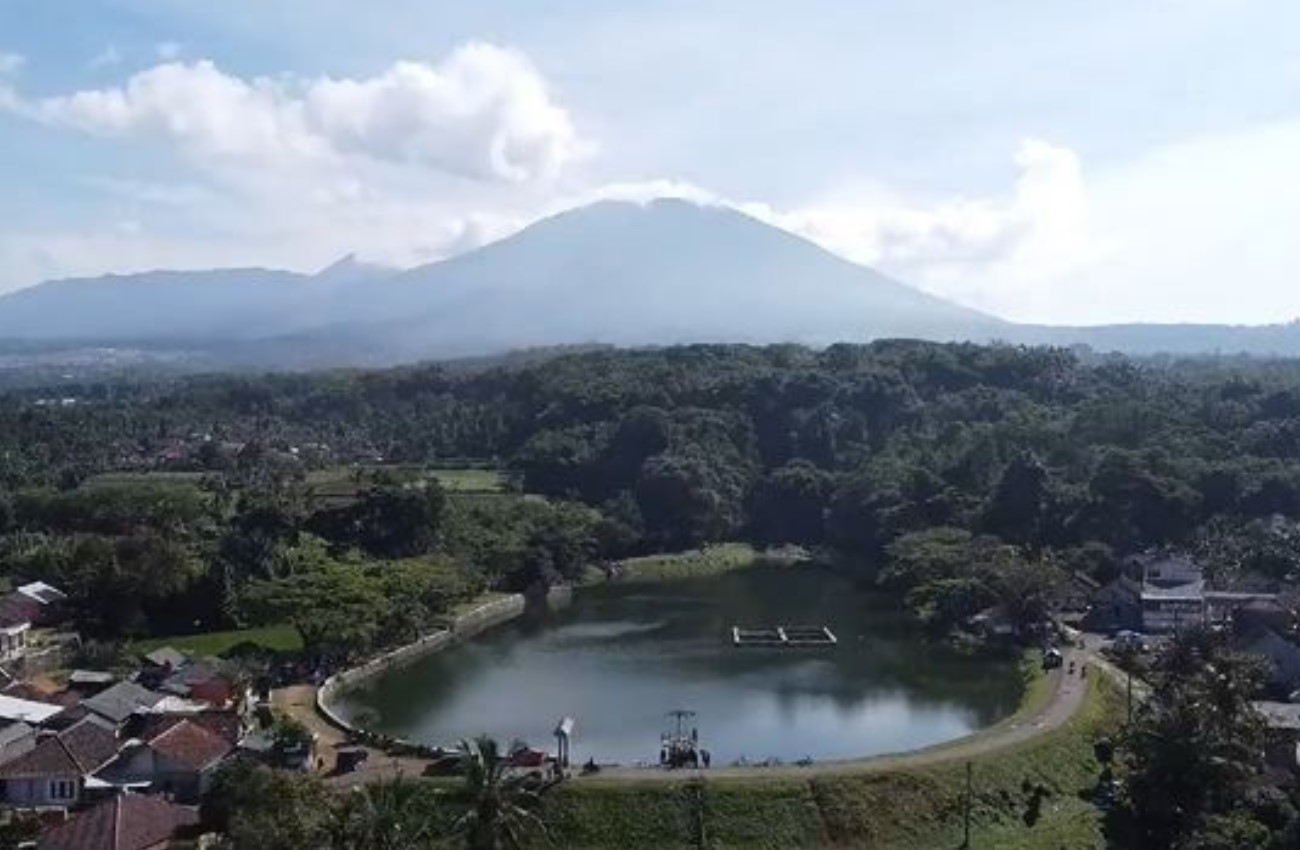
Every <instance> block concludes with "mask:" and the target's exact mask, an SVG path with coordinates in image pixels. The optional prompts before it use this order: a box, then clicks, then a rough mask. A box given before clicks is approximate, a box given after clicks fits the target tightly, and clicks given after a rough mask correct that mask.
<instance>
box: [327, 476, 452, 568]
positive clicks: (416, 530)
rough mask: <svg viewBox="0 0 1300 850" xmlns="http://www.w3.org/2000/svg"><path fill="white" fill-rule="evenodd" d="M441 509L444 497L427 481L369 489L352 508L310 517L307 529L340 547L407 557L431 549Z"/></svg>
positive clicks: (422, 553) (444, 508) (440, 525)
mask: <svg viewBox="0 0 1300 850" xmlns="http://www.w3.org/2000/svg"><path fill="white" fill-rule="evenodd" d="M446 505H447V497H446V494H445V493H444V492H443V490H442V487H440V486H439V485H438V483H437V482H433V481H431V482H429V483H428V484H427V485H425V486H423V487H372V488H371V489H369V490H367V491H366V492H365V493H364V494H363V495H362V496H361V497H360V498H359V499H358V500H357V501H356V502H355V503H354V504H351V505H348V506H346V507H342V508H333V509H330V510H324V511H319V512H317V513H316V514H313V515H312V517H311V518H310V520H309V521H308V527H309V528H310V529H311V530H312V531H313V532H315V533H316V534H319V535H321V536H322V537H324V538H325V539H327V540H329V541H331V542H332V543H334V544H335V545H336V546H339V547H342V548H346V547H349V546H360V547H361V548H362V549H364V550H365V551H366V552H369V553H370V554H372V555H376V556H378V557H381V558H410V557H414V556H416V555H424V554H427V553H429V552H431V551H432V550H433V549H434V547H435V546H436V545H437V543H438V538H439V535H440V533H441V530H442V521H443V516H444V512H445V510H446Z"/></svg>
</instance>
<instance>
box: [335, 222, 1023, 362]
mask: <svg viewBox="0 0 1300 850" xmlns="http://www.w3.org/2000/svg"><path fill="white" fill-rule="evenodd" d="M353 294H354V295H355V296H356V300H355V301H354V302H353V303H351V304H348V305H347V307H346V315H347V316H349V317H350V318H351V320H352V322H353V323H361V324H370V325H371V326H372V327H375V328H376V329H377V327H378V326H380V325H382V326H383V333H384V334H385V336H386V338H387V339H388V340H389V341H390V343H391V344H394V345H397V346H400V347H401V348H402V349H403V350H405V351H406V352H407V353H408V354H412V355H424V356H429V355H432V354H438V353H482V352H485V351H493V350H501V349H504V348H519V347H532V346H549V345H563V344H570V343H612V344H618V345H649V344H671V343H679V342H695V341H729V342H772V341H791V342H807V343H814V344H816V343H830V342H835V341H838V340H862V339H870V338H873V337H879V336H928V337H934V338H944V339H948V338H965V337H970V336H977V337H981V338H983V337H987V336H990V335H993V334H996V332H997V331H998V330H999V329H1000V328H1001V327H1002V326H1003V325H1004V324H1005V323H1003V322H1001V321H1000V320H998V319H995V318H993V317H992V316H987V315H985V314H982V313H979V312H976V311H974V310H970V309H967V308H965V307H960V306H957V305H955V304H952V303H949V302H947V301H943V300H941V299H939V298H935V297H934V296H931V295H927V294H925V293H922V292H920V291H919V290H916V289H913V288H911V287H908V286H906V285H904V284H902V283H899V282H898V281H895V280H892V279H890V278H888V277H885V276H884V275H881V274H879V273H878V272H875V271H873V270H871V269H868V268H866V267H864V266H859V265H856V264H854V263H850V262H848V261H847V260H844V259H842V258H840V257H838V256H836V255H834V254H831V253H830V252H828V251H826V250H824V249H822V248H820V247H818V246H816V245H814V244H813V243H811V242H809V241H807V240H805V239H802V238H800V237H797V236H794V235H792V234H789V233H787V232H785V231H783V230H779V229H777V228H774V227H770V226H769V225H766V224H763V223H761V222H759V221H757V220H755V219H753V218H750V217H748V216H746V215H743V214H741V213H738V212H736V211H734V210H730V209H725V208H721V207H704V206H697V205H695V204H691V203H688V202H685V201H675V200H661V201H656V202H653V203H650V204H646V205H639V204H629V203H616V202H603V203H598V204H595V205H592V206H589V207H583V208H580V209H577V210H571V211H569V212H565V213H561V214H560V215H557V216H554V217H552V218H548V219H544V220H542V221H540V222H538V223H536V224H534V225H532V226H531V227H528V228H526V229H524V230H523V231H521V232H519V233H518V234H516V235H514V236H512V237H510V238H508V239H505V240H502V241H501V242H497V243H495V244H492V245H488V246H486V247H484V248H481V249H479V250H477V251H473V252H470V253H468V254H464V255H461V256H459V257H455V258H453V259H451V260H447V261H444V262H440V263H434V264H431V265H427V266H422V267H419V268H415V269H411V270H410V271H407V272H404V273H402V274H399V275H396V276H394V277H392V278H389V279H386V280H383V281H377V282H374V283H372V284H371V285H368V286H366V287H364V288H363V289H361V290H358V291H356V292H354V293H353ZM354 326H355V325H354Z"/></svg>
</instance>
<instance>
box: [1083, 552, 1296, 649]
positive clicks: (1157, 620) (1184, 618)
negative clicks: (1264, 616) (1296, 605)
mask: <svg viewBox="0 0 1300 850" xmlns="http://www.w3.org/2000/svg"><path fill="white" fill-rule="evenodd" d="M1277 597H1278V594H1277V589H1276V588H1263V587H1252V586H1247V587H1245V588H1244V589H1242V588H1236V587H1234V588H1210V587H1208V586H1207V582H1206V579H1205V574H1204V571H1203V569H1202V568H1201V566H1200V565H1199V564H1198V563H1196V562H1195V561H1194V560H1192V559H1191V558H1189V557H1187V556H1184V555H1171V554H1158V555H1145V556H1141V557H1138V558H1134V559H1132V560H1131V561H1130V562H1129V563H1128V564H1127V565H1126V566H1125V569H1124V572H1123V574H1122V575H1121V576H1120V577H1119V578H1117V579H1115V580H1114V581H1113V582H1111V583H1109V584H1107V585H1105V586H1104V587H1102V588H1100V589H1098V590H1097V591H1096V593H1094V594H1093V597H1092V603H1091V606H1090V608H1089V610H1088V614H1087V616H1086V617H1085V619H1084V625H1085V627H1086V628H1088V629H1089V630H1093V631H1118V630H1127V631H1134V632H1144V633H1147V634H1169V633H1171V632H1175V631H1178V630H1179V629H1180V628H1182V627H1184V626H1190V625H1193V624H1195V623H1228V622H1230V621H1231V620H1232V619H1233V617H1234V615H1235V614H1236V612H1237V611H1238V610H1240V609H1242V608H1245V607H1249V606H1259V605H1268V604H1270V603H1275V602H1276V600H1277Z"/></svg>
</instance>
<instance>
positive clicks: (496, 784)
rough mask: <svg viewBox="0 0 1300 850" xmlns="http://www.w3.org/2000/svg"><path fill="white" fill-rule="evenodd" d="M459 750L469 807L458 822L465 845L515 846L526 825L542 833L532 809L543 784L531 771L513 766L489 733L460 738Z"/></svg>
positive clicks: (475, 848) (497, 849) (498, 849)
mask: <svg viewBox="0 0 1300 850" xmlns="http://www.w3.org/2000/svg"><path fill="white" fill-rule="evenodd" d="M512 749H518V747H515V748H512ZM457 750H458V751H459V753H460V757H461V761H462V764H463V769H464V771H465V792H466V797H467V802H468V804H469V808H468V810H467V811H466V812H465V814H464V815H462V816H461V818H460V819H459V820H458V821H457V822H456V828H457V831H458V832H459V833H461V834H463V835H464V836H465V837H466V839H467V846H468V847H469V850H503V848H508V850H519V848H521V847H523V845H524V841H525V838H526V836H527V834H528V832H529V831H534V832H540V833H542V834H543V835H544V834H545V832H546V827H545V825H543V823H542V820H541V818H540V817H538V816H537V813H536V811H535V809H536V808H537V805H538V803H539V802H540V794H541V791H542V790H543V786H542V785H541V783H540V782H539V781H538V780H537V779H536V778H535V777H530V776H527V775H525V774H521V773H517V772H513V771H512V770H511V768H510V759H509V757H508V756H507V755H506V754H504V753H503V752H502V751H501V746H500V744H498V743H497V742H496V740H495V739H493V738H490V737H488V736H487V735H482V736H479V737H478V738H475V739H473V740H464V741H461V742H460V744H459V745H458V746H457Z"/></svg>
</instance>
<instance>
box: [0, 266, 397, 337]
mask: <svg viewBox="0 0 1300 850" xmlns="http://www.w3.org/2000/svg"><path fill="white" fill-rule="evenodd" d="M390 274H392V272H391V270H387V269H381V268H379V267H376V266H369V265H365V264H362V263H358V262H357V261H356V260H355V259H354V258H353V257H351V256H348V257H344V258H343V259H342V260H340V261H338V262H337V263H335V264H333V265H331V266H330V267H328V268H327V269H325V270H324V271H322V272H320V273H319V274H317V275H314V276H312V275H302V274H296V273H294V272H286V271H274V270H268V269H252V268H250V269H216V270H211V271H157V272H145V273H142V274H133V275H108V276H105V277H99V278H77V279H69V280H57V281H51V282H49V283H43V284H40V285H38V286H33V287H31V288H29V289H22V290H19V291H17V292H13V293H10V294H8V295H5V296H3V297H0V339H22V340H91V341H96V342H105V343H108V342H138V343H144V344H148V343H151V342H153V343H157V342H171V343H175V342H178V341H183V342H189V343H194V342H199V341H225V340H236V341H238V340H250V339H257V338H262V337H267V336H277V335H282V334H285V333H289V332H291V331H294V330H297V329H305V328H309V327H315V326H317V325H320V324H322V323H326V322H330V321H333V320H334V319H335V313H334V312H333V305H332V303H331V302H332V298H333V296H334V294H336V293H337V292H339V291H340V290H341V289H345V288H348V287H353V286H357V285H360V284H361V283H363V282H365V281H368V280H372V279H374V278H376V277H379V276H386V275H390Z"/></svg>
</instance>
